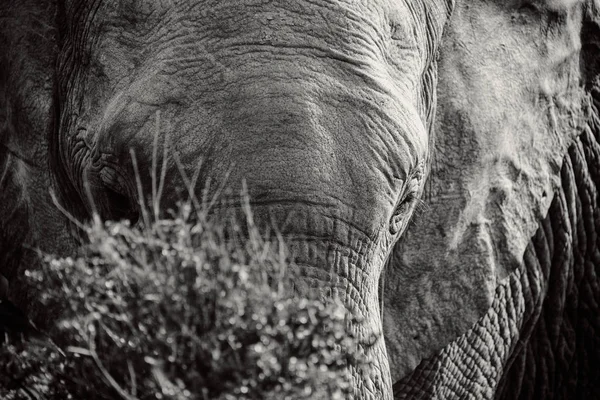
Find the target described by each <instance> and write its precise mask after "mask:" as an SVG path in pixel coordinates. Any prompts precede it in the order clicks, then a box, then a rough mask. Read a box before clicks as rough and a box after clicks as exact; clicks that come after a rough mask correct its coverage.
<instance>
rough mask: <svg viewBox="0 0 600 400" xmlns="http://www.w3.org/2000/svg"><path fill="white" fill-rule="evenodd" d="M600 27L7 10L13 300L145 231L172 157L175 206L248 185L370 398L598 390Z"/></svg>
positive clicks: (458, 12) (2, 87)
mask: <svg viewBox="0 0 600 400" xmlns="http://www.w3.org/2000/svg"><path fill="white" fill-rule="evenodd" d="M599 22H600V3H598V1H597V0H509V1H500V0H469V1H467V0H372V1H366V0H313V1H305V0H294V1H283V0H274V1H264V0H204V1H201V2H192V1H187V0H173V1H164V2H163V1H161V2H156V1H149V0H148V1H147V0H122V1H119V2H115V1H109V0H95V1H94V0H20V1H16V0H5V1H4V2H3V4H1V5H0V32H1V33H0V43H1V45H2V46H1V48H2V49H3V50H4V51H3V52H2V54H1V55H0V126H1V127H2V128H1V130H0V187H1V189H0V273H1V274H2V275H3V277H4V278H5V279H6V280H8V282H9V283H10V298H11V301H13V302H14V303H15V304H17V305H19V306H20V307H22V308H23V309H24V310H26V311H27V312H28V313H29V314H30V315H32V318H34V319H35V320H36V322H37V323H38V326H39V325H41V326H43V324H42V323H41V322H40V320H43V319H44V315H43V313H41V312H40V311H39V310H35V309H34V308H33V307H31V306H29V304H31V303H32V299H31V294H29V293H28V292H27V290H26V287H25V284H24V283H23V278H22V275H23V272H24V270H25V269H26V268H31V266H32V265H35V263H36V262H37V261H36V257H37V256H36V252H35V251H32V249H41V250H43V251H45V252H52V253H56V254H68V253H69V252H70V251H73V249H74V248H76V246H77V244H78V233H77V230H76V228H75V227H74V226H73V224H72V222H71V220H72V219H78V220H87V219H90V218H91V217H92V215H93V214H94V213H98V214H99V215H100V217H101V218H103V219H129V220H130V221H132V222H134V223H135V222H136V221H137V220H138V219H139V218H140V212H141V211H140V204H139V203H140V202H139V201H138V192H142V193H152V194H156V193H157V191H158V190H157V184H156V177H155V175H154V172H155V167H156V164H157V163H158V164H161V163H162V164H164V166H165V168H164V174H165V179H164V180H163V181H164V182H165V185H164V187H161V188H160V189H161V190H160V192H161V196H160V202H161V206H162V207H163V208H164V209H168V208H169V207H173V206H174V205H175V204H176V202H177V201H178V200H180V199H181V198H182V196H183V197H185V196H186V195H187V194H189V193H188V191H189V189H191V191H192V192H193V193H192V194H194V195H197V196H198V198H205V197H210V196H211V195H213V194H215V193H217V192H219V190H218V189H217V187H218V185H219V183H220V182H223V181H226V182H227V185H228V192H226V193H225V194H224V196H225V197H226V200H227V201H225V202H224V203H223V204H225V205H224V206H223V207H224V208H225V209H234V210H237V209H238V208H239V206H238V199H237V198H236V193H239V191H240V189H241V188H242V187H247V191H248V195H249V197H250V204H251V207H252V210H253V216H254V220H255V221H256V223H257V224H258V225H260V226H269V225H274V226H275V227H276V228H277V229H278V231H280V232H281V234H282V236H283V237H284V239H285V241H286V244H287V246H288V248H289V250H290V252H291V254H293V255H294V266H295V268H297V269H298V272H299V274H300V275H301V277H302V282H303V283H304V284H300V285H298V290H299V291H300V292H302V291H304V290H306V291H314V292H317V293H321V295H322V296H335V297H336V298H339V299H340V300H341V301H342V302H343V304H344V306H345V307H346V308H347V309H348V310H349V311H350V312H352V313H354V314H356V315H358V316H359V317H360V319H359V320H357V322H354V325H353V326H352V327H351V328H352V329H353V331H354V332H356V336H357V337H358V338H359V344H360V346H361V349H362V350H363V351H364V352H365V354H366V355H367V356H368V358H369V359H370V360H371V361H372V363H371V364H370V368H369V369H366V370H359V369H352V368H350V371H349V373H350V374H351V376H352V378H353V382H354V383H355V397H356V398H360V399H391V398H440V399H441V398H473V399H479V398H490V399H491V398H494V397H495V398H503V399H504V398H507V399H508V398H516V397H519V398H521V397H523V398H533V397H536V398H537V397H540V396H542V397H543V398H552V396H555V397H556V398H571V397H574V396H587V397H586V398H594V395H597V394H598V393H599V390H600V388H599V386H598V385H599V384H598V383H596V382H595V379H594V378H595V377H594V365H598V362H599V361H600V354H599V353H598V351H599V350H598V349H600V346H598V344H600V343H599V337H600V335H599V330H598V328H599V327H600V322H599V321H600V317H599V313H598V296H599V294H600V291H599V289H598V287H599V283H600V281H599V279H598V274H597V273H596V268H597V267H596V265H598V264H599V261H600V260H597V258H598V255H599V250H598V242H597V236H596V231H597V229H596V227H597V226H598V224H600V218H599V217H598V214H597V213H598V209H599V208H598V199H597V191H596V185H597V182H598V179H600V177H599V176H598V172H597V171H598V170H599V169H598V160H599V158H598V156H599V155H600V147H598V135H599V134H600V114H599V111H598V110H599V108H598V107H599V106H600V103H599V102H600V94H599V93H600V92H599V86H600V78H599V69H598V65H599V64H598V57H597V54H599V53H598V46H599V43H600V30H599V28H600V25H599ZM159 145H160V146H162V147H164V148H167V147H168V148H169V151H171V152H172V153H173V157H171V158H168V159H167V158H166V157H163V158H162V159H161V160H160V162H159V160H158V159H157V157H158V158H160V154H158V153H157V151H156V148H157V146H159ZM182 176H193V177H194V179H193V182H194V183H195V184H194V185H193V187H191V188H189V187H186V185H187V183H189V182H187V183H186V182H184V179H182ZM196 178H197V179H196ZM142 200H143V199H142ZM230 200H231V201H230ZM142 202H143V201H142ZM594 363H596V364H594ZM596 397H597V396H596Z"/></svg>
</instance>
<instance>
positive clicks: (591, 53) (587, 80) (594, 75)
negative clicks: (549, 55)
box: [581, 0, 600, 102]
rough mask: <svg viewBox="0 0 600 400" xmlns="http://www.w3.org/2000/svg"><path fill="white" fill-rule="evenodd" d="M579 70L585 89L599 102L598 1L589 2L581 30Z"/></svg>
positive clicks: (599, 0) (599, 43) (599, 5)
mask: <svg viewBox="0 0 600 400" xmlns="http://www.w3.org/2000/svg"><path fill="white" fill-rule="evenodd" d="M581 69H582V75H583V80H584V84H585V87H586V89H587V90H588V91H590V92H591V94H592V96H593V97H594V100H595V101H596V102H598V101H600V0H590V2H589V3H588V5H587V7H586V13H585V18H584V21H583V27H582V29H581Z"/></svg>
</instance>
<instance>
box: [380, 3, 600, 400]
mask: <svg viewBox="0 0 600 400" xmlns="http://www.w3.org/2000/svg"><path fill="white" fill-rule="evenodd" d="M598 21H599V17H598V4H597V3H594V2H588V3H586V2H579V1H547V2H531V3H530V2H527V3H525V2H523V3H521V2H470V3H468V4H467V3H466V2H464V3H460V2H459V3H457V5H456V8H455V10H454V13H453V15H452V18H451V21H450V24H449V25H448V26H447V27H446V30H445V32H444V39H443V44H442V47H441V57H440V62H439V70H438V73H439V81H438V115H437V119H436V132H437V137H436V144H435V149H434V153H433V161H432V166H431V174H430V176H429V180H428V183H427V186H426V190H425V192H424V195H423V200H424V205H423V207H422V208H423V212H422V213H421V215H419V216H417V217H416V218H415V221H414V224H412V225H411V226H410V227H409V228H408V229H407V231H406V233H405V234H404V236H403V237H402V239H401V240H400V242H399V243H398V245H397V246H396V248H395V249H394V251H393V254H392V256H391V259H390V262H389V268H388V269H387V272H386V277H385V305H384V329H385V334H386V344H387V350H388V355H389V359H390V364H391V370H392V379H393V380H394V381H398V380H400V381H399V382H398V383H397V384H396V385H395V387H394V389H395V394H396V397H397V398H411V399H412V398H440V399H444V398H461V399H462V398H473V399H481V398H494V397H495V398H544V399H546V398H597V397H598V396H599V395H600V386H599V384H598V382H597V376H595V375H596V374H597V367H593V365H598V363H599V362H600V354H599V352H598V345H599V343H598V342H599V338H600V321H599V318H598V315H599V311H600V310H599V309H598V298H599V296H600V290H599V283H600V279H599V273H600V271H598V267H597V266H598V265H599V264H598V261H599V257H598V256H599V254H598V244H597V231H598V229H599V228H600V223H599V219H598V196H597V189H596V188H597V186H598V185H600V180H599V177H598V172H597V171H598V170H599V169H600V165H599V163H598V156H599V155H600V152H599V146H598V143H597V140H598V134H599V133H600V132H599V131H598V122H597V121H598V115H599V114H598V107H597V102H598V100H599V99H598V93H597V90H598V83H599V81H598V61H597V60H598V54H599V52H598V50H599V48H598V42H599V36H598V35H599V30H598ZM532 236H533V238H532ZM400 318H402V321H403V322H402V323H400ZM457 336H459V337H458V338H457V339H455V338H456V337H457ZM449 342H450V344H448V343H449ZM409 355H410V356H416V357H415V358H414V359H411V358H410V356H409ZM423 359H425V360H424V361H422V360H423ZM419 363H420V365H419ZM417 365H419V366H418V368H417V369H416V370H415V367H417Z"/></svg>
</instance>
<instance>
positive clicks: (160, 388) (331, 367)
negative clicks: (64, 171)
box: [0, 207, 366, 400]
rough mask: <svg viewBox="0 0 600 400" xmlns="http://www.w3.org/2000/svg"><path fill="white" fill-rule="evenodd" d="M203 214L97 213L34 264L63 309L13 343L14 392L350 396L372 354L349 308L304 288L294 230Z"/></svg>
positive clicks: (5, 362) (9, 385)
mask: <svg viewBox="0 0 600 400" xmlns="http://www.w3.org/2000/svg"><path fill="white" fill-rule="evenodd" d="M190 214H191V212H190V208H189V207H182V209H181V211H180V213H179V214H178V215H176V216H174V217H173V218H172V219H169V220H166V219H161V220H157V221H155V222H154V223H151V224H147V225H146V227H145V228H143V227H139V226H134V227H131V226H129V224H128V223H126V222H123V223H113V222H109V223H101V222H99V221H98V220H96V221H95V222H94V223H93V224H92V225H91V226H89V227H87V228H86V229H85V232H86V234H87V237H88V239H89V240H88V244H87V245H85V246H84V247H83V248H82V250H81V253H80V254H78V255H77V256H76V257H72V258H64V259H55V258H52V257H46V262H45V266H44V268H43V269H42V270H36V271H27V273H26V275H27V277H28V279H29V280H30V282H31V284H32V285H33V287H34V288H35V290H36V292H38V293H39V294H40V295H39V298H40V302H41V304H42V306H43V307H45V308H46V309H47V310H48V311H49V312H50V311H51V310H60V316H61V317H60V318H59V319H57V320H56V322H55V323H54V325H53V327H52V329H51V330H50V331H49V333H48V336H45V335H44V336H43V337H42V338H41V339H40V338H38V339H35V340H26V341H23V340H18V339H17V340H11V341H10V342H9V343H6V344H5V345H4V346H3V347H2V349H1V350H0V398H3V399H21V398H43V399H84V398H85V399H118V398H122V399H177V400H179V399H181V400H183V399H222V400H226V399H278V400H279V399H336V398H337V399H342V398H347V397H348V396H349V395H350V393H351V392H352V390H351V386H350V377H349V376H348V372H347V371H348V370H347V367H348V365H349V364H352V365H355V366H360V365H361V364H364V363H366V361H365V360H364V358H363V357H362V356H361V355H360V354H359V352H358V350H357V346H356V343H355V341H354V339H353V338H352V335H351V334H350V333H349V331H348V329H347V327H348V326H349V323H350V321H349V318H350V317H349V316H348V315H347V314H346V311H345V309H344V308H343V307H342V306H341V305H339V304H338V303H336V302H335V301H331V302H329V303H323V302H321V301H319V300H318V299H316V298H302V299H299V298H297V297H294V296H293V292H294V290H293V279H294V277H293V274H292V273H291V272H290V270H289V269H288V268H287V265H288V261H287V260H286V256H285V251H284V248H283V245H282V244H281V242H280V241H274V240H265V239H263V238H261V237H260V235H258V234H257V232H256V229H254V228H252V227H250V228H246V229H241V228H239V226H238V225H236V224H231V226H230V228H228V229H225V228H223V227H219V226H217V225H214V224H211V223H210V222H207V221H206V220H205V219H203V218H199V219H198V220H199V221H201V222H192V221H191V219H190Z"/></svg>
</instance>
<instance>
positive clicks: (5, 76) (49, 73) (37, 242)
mask: <svg viewBox="0 0 600 400" xmlns="http://www.w3.org/2000/svg"><path fill="white" fill-rule="evenodd" d="M0 15H2V18H0V48H1V49H2V51H1V52H0V273H1V274H2V275H4V277H5V278H7V279H8V280H9V282H11V294H12V296H13V298H15V297H17V298H16V299H15V300H17V301H18V302H20V300H19V299H18V297H21V296H23V295H22V294H21V292H22V291H20V290H19V284H18V283H16V282H13V281H15V280H16V277H17V275H18V272H19V271H18V270H19V267H20V266H21V265H24V264H25V263H28V262H32V261H31V260H33V258H32V257H33V255H31V254H27V252H28V251H27V250H24V249H25V248H28V247H30V248H31V247H33V248H35V247H38V246H40V247H44V243H45V242H49V241H50V240H54V239H58V238H60V237H61V236H62V235H64V234H61V233H60V232H61V230H62V231H63V232H64V224H63V225H60V224H58V223H57V221H58V220H59V219H60V218H59V217H57V215H56V214H55V213H54V211H53V210H51V209H52V207H51V204H52V203H51V198H50V195H49V187H50V182H51V181H50V173H49V168H48V137H49V130H50V129H52V125H53V122H52V121H53V118H52V115H53V91H54V90H53V87H54V65H55V59H56V53H57V51H56V49H57V35H56V30H55V15H56V5H55V3H54V2H52V1H47V0H46V1H44V0H41V1H39V0H38V1H35V0H8V1H6V0H5V1H3V2H1V3H0ZM32 221H35V224H32V223H31V222H32ZM32 227H35V228H37V229H40V230H43V234H42V233H41V232H36V231H35V229H34V228H32ZM24 245H26V246H24ZM29 253H32V252H31V251H29ZM26 260H29V261H26ZM13 283H14V284H13Z"/></svg>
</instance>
